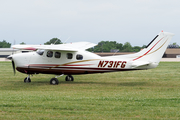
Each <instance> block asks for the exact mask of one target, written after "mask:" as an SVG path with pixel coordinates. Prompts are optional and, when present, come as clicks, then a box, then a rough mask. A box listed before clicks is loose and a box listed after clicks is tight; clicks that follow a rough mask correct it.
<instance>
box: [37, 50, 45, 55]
mask: <svg viewBox="0 0 180 120" xmlns="http://www.w3.org/2000/svg"><path fill="white" fill-rule="evenodd" d="M36 53H37V54H39V55H43V53H44V50H37V52H36Z"/></svg>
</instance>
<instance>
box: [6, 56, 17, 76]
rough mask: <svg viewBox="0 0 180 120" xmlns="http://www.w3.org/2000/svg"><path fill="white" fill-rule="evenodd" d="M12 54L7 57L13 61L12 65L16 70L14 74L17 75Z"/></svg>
mask: <svg viewBox="0 0 180 120" xmlns="http://www.w3.org/2000/svg"><path fill="white" fill-rule="evenodd" d="M12 56H13V55H10V56H8V57H7V59H9V60H11V61H12V67H13V71H14V75H15V74H16V69H15V63H14V60H13V58H12Z"/></svg>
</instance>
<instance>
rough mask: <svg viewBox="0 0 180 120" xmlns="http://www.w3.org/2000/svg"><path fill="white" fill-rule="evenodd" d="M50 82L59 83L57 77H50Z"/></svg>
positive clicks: (52, 83)
mask: <svg viewBox="0 0 180 120" xmlns="http://www.w3.org/2000/svg"><path fill="white" fill-rule="evenodd" d="M50 84H51V85H58V84H59V81H58V79H57V78H52V79H51V80H50Z"/></svg>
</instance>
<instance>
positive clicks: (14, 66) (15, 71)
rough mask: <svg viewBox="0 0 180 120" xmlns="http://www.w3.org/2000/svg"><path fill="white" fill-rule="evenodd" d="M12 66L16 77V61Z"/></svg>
mask: <svg viewBox="0 0 180 120" xmlns="http://www.w3.org/2000/svg"><path fill="white" fill-rule="evenodd" d="M12 66H13V71H14V75H15V74H16V69H15V63H14V61H13V60H12Z"/></svg>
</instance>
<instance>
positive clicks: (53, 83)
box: [50, 75, 74, 85]
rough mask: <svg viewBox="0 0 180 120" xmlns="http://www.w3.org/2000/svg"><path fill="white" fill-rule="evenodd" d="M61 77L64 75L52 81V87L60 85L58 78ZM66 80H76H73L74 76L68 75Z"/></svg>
mask: <svg viewBox="0 0 180 120" xmlns="http://www.w3.org/2000/svg"><path fill="white" fill-rule="evenodd" d="M61 76H63V75H60V76H56V77H55V78H52V79H51V80H50V84H51V85H58V84H59V81H58V79H57V78H58V77H61ZM65 80H66V81H74V78H73V76H72V75H67V76H66V78H65Z"/></svg>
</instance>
